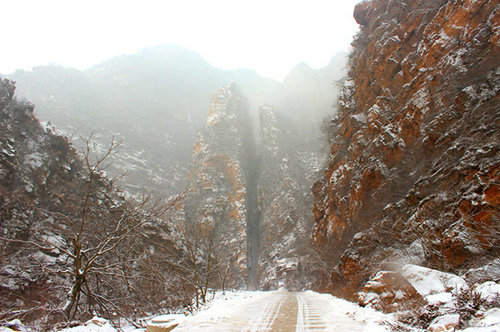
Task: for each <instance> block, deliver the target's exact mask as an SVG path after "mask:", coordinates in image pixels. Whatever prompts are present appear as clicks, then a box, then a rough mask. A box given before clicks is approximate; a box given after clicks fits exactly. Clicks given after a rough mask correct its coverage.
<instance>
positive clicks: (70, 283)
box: [0, 79, 182, 329]
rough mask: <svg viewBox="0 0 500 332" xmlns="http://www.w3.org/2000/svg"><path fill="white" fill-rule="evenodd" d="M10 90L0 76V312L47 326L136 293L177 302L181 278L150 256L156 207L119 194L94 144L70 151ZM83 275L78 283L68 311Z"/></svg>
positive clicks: (160, 236)
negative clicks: (82, 151) (84, 151)
mask: <svg viewBox="0 0 500 332" xmlns="http://www.w3.org/2000/svg"><path fill="white" fill-rule="evenodd" d="M14 91H15V86H14V84H13V82H12V81H9V80H7V79H0V297H1V298H2V301H0V321H2V322H7V321H11V320H13V319H17V318H19V319H22V320H23V321H24V322H26V323H34V322H36V323H37V324H38V325H39V326H40V327H41V328H42V327H43V328H47V329H48V326H49V325H50V326H51V327H53V324H54V323H55V322H58V321H61V320H66V319H68V318H71V319H72V318H75V319H88V318H90V317H92V316H91V315H92V314H95V313H96V312H99V314H100V315H102V316H108V317H110V316H112V315H114V314H113V313H112V312H111V311H110V310H109V309H110V308H111V307H113V312H116V313H117V314H118V315H120V316H123V315H131V314H132V311H133V310H134V309H132V307H131V304H132V303H137V301H138V300H139V299H141V301H143V299H144V297H148V298H150V299H151V301H150V302H151V303H156V304H154V305H153V306H151V305H149V304H142V305H141V308H145V310H148V311H151V310H157V309H158V306H160V305H161V304H160V302H162V301H163V304H166V303H169V305H172V304H173V305H176V304H179V302H177V303H176V304H174V302H176V301H178V300H180V299H181V298H182V295H180V293H179V292H180V291H179V290H178V286H179V285H182V282H180V281H179V280H178V279H175V278H173V277H172V276H171V271H172V269H170V270H169V268H170V267H169V266H167V265H166V264H165V260H163V261H162V264H161V265H160V264H159V263H158V260H159V258H158V257H159V255H162V254H166V253H171V252H172V250H171V249H172V243H171V242H170V240H169V237H168V235H169V234H168V233H167V230H166V229H165V228H166V227H165V226H164V224H163V223H162V220H161V219H160V218H159V217H160V212H161V210H162V209H163V208H160V209H156V208H155V207H152V206H150V205H149V204H147V202H146V201H144V203H145V204H142V203H136V202H128V201H126V200H125V199H124V198H123V195H122V194H121V193H120V191H118V190H117V189H116V188H115V187H114V186H113V181H111V180H110V179H108V178H107V177H106V176H105V175H104V169H103V168H102V167H100V166H97V164H96V159H95V157H98V158H99V155H100V154H99V153H98V154H97V155H95V154H94V152H96V151H93V150H91V151H90V154H84V155H83V156H82V155H80V154H78V153H77V152H76V151H75V149H74V148H73V147H72V145H71V144H70V142H69V140H68V139H67V138H66V137H64V136H62V135H61V134H60V133H59V132H58V131H57V130H55V129H54V128H53V127H52V126H50V125H48V124H47V123H41V122H40V121H39V120H38V119H37V118H36V117H35V115H34V112H33V111H34V106H33V105H32V104H30V103H27V102H21V101H18V100H17V99H16V97H15V95H14ZM92 146H93V145H92V143H90V147H91V149H92ZM86 158H88V159H86ZM101 166H102V165H101ZM89 171H90V172H89ZM143 222H145V223H143ZM118 239H120V241H117V240H118ZM108 244H112V246H108V247H107V249H109V250H107V249H105V247H106V246H107V245H108ZM98 248H100V249H98ZM96 250H97V251H96ZM96 253H99V254H97V255H95V254H96ZM171 260H172V259H171ZM89 262H90V265H87V263H89ZM101 272H102V273H101ZM83 273H85V276H83V278H80V279H78V278H79V277H77V276H78V275H82V274H83ZM158 278H159V279H162V278H165V279H164V282H163V283H160V284H158V283H157V281H156V280H158ZM78 280H80V281H78ZM82 280H84V281H83V284H81V285H82V287H83V285H85V287H86V288H85V289H86V290H85V292H84V294H82V293H80V294H79V295H78V300H77V301H76V303H74V304H73V307H72V308H70V310H69V311H67V308H68V306H67V305H65V303H66V304H67V303H69V302H70V295H71V294H72V292H73V290H74V289H75V287H74V286H75V285H76V284H77V283H78V282H81V281H82ZM151 280H155V282H154V283H153V282H151ZM174 284H176V285H177V286H176V288H172V287H174V286H173V285H174ZM167 289H168V290H167ZM176 289H177V290H176ZM166 292H168V293H169V294H168V295H166ZM103 301H104V302H105V303H104V302H103ZM155 308H156V309H155ZM70 314H71V315H70Z"/></svg>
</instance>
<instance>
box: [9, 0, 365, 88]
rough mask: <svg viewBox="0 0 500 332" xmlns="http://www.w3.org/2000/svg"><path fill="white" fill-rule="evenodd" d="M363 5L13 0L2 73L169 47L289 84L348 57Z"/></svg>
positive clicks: (329, 0) (265, 0) (348, 0)
mask: <svg viewBox="0 0 500 332" xmlns="http://www.w3.org/2000/svg"><path fill="white" fill-rule="evenodd" d="M357 2H359V0H302V1H296V0H288V1H283V0H244V1H242V0H205V1H203V0H175V1H171V0H164V1H160V0H157V1H153V0H137V1H127V0H122V1H116V0H86V1H76V0H44V1H40V0H10V1H6V2H4V3H3V4H2V13H1V14H0V17H1V21H2V27H3V29H2V30H3V34H2V50H1V51H0V73H2V74H8V73H10V72H12V71H14V70H15V69H19V68H22V69H31V68H32V67H33V66H36V65H45V64H49V63H54V64H60V65H63V66H71V67H75V68H78V69H85V68H88V67H91V66H92V65H95V64H97V63H99V62H101V61H102V60H105V59H108V58H111V57H113V56H116V55H120V54H129V53H135V52H137V51H138V50H140V49H142V48H145V47H150V46H156V45H161V44H178V45H181V46H184V47H186V48H188V49H191V50H193V51H196V52H198V53H199V54H200V55H201V56H202V57H204V58H205V59H206V60H207V61H208V62H210V63H211V64H212V65H214V66H216V67H219V68H225V69H231V68H237V67H241V68H250V69H254V70H256V71H257V72H259V73H260V74H261V75H264V76H268V77H273V78H277V79H282V78H283V77H284V76H285V75H286V74H287V73H288V72H289V71H290V69H291V68H292V67H294V66H295V65H297V64H298V63H300V62H306V63H308V64H309V65H310V66H312V67H315V68H318V67H322V66H325V65H326V64H327V63H328V60H329V59H330V58H331V57H332V56H333V55H334V54H335V53H337V52H338V51H340V50H346V51H347V50H348V48H349V44H350V42H351V39H352V36H353V34H354V33H355V32H356V31H357V24H356V23H355V21H354V19H353V18H352V12H353V9H354V5H355V4H356V3H357Z"/></svg>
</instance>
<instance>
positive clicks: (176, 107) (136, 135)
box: [10, 45, 346, 194]
mask: <svg viewBox="0 0 500 332" xmlns="http://www.w3.org/2000/svg"><path fill="white" fill-rule="evenodd" d="M336 59H337V60H336ZM345 59H346V56H345V54H339V55H337V56H336V57H334V59H333V60H332V62H333V63H330V64H329V66H327V67H325V68H323V69H319V70H315V69H310V68H309V69H304V68H302V66H299V67H297V68H295V69H294V70H293V71H292V73H291V75H290V76H289V77H287V78H286V79H285V80H284V82H283V83H279V82H277V81H275V80H272V79H269V78H263V77H261V76H259V75H258V74H257V73H256V72H254V71H251V70H248V69H237V70H221V69H217V68H215V67H213V66H211V65H210V64H209V63H208V62H206V61H205V60H204V59H203V58H202V57H201V56H200V55H198V54H196V53H195V52H192V51H189V50H186V49H183V48H182V47H179V46H172V45H165V46H158V47H153V48H148V49H144V50H142V51H141V52H139V53H137V54H133V55H122V56H118V57H115V58H112V59H109V60H106V61H104V62H102V63H100V64H98V65H96V66H94V67H92V68H90V69H88V70H84V71H79V70H76V69H72V68H63V67H59V66H43V67H35V68H34V69H33V71H16V72H15V73H14V74H12V75H11V76H10V78H12V79H14V80H15V81H16V85H17V94H18V95H19V96H20V97H24V98H27V99H29V100H30V101H31V102H33V103H34V104H35V105H36V109H35V112H36V114H37V116H39V117H40V118H41V119H42V120H50V121H51V124H53V125H55V126H57V127H58V128H60V129H61V130H63V131H64V132H65V133H66V134H67V135H69V136H73V141H74V143H77V142H78V140H77V138H78V137H79V136H81V135H84V136H87V135H89V134H90V133H91V132H93V133H94V135H95V137H96V138H97V140H98V142H99V143H101V144H102V145H103V146H104V145H105V144H106V143H107V142H108V141H109V140H110V139H111V137H112V136H115V138H118V139H120V140H122V146H121V153H119V154H118V155H117V157H116V159H115V160H114V161H113V165H112V167H111V168H110V169H109V172H110V173H113V174H118V173H127V181H126V184H125V183H122V186H123V187H124V189H125V190H127V191H128V192H130V193H132V194H135V193H137V192H143V191H148V192H153V193H161V194H173V193H177V192H180V191H182V190H183V189H184V187H185V175H186V172H187V170H188V165H189V162H190V159H191V155H192V146H193V143H194V141H195V138H196V134H197V133H198V131H199V130H200V128H202V127H203V125H204V123H205V119H206V116H207V112H208V107H207V105H208V101H209V99H210V96H211V95H212V93H213V92H214V91H215V90H216V89H217V88H218V87H220V86H222V85H224V84H226V83H228V82H230V81H235V82H236V84H238V86H240V87H241V89H242V92H243V93H244V94H245V95H246V96H247V97H248V100H249V106H250V107H249V108H250V109H251V110H257V109H258V106H259V105H261V104H266V103H267V104H272V105H274V106H275V109H276V112H277V113H278V116H279V115H280V114H283V115H284V117H283V118H291V120H290V123H291V125H290V126H289V127H290V128H292V130H296V129H294V127H296V128H308V129H307V130H304V132H303V133H301V135H302V136H304V137H306V136H314V139H313V140H317V136H318V133H317V132H315V131H314V130H312V128H313V127H317V126H318V124H317V123H319V120H318V119H320V118H322V117H324V116H326V114H328V113H331V112H333V109H332V107H331V105H332V104H333V103H334V97H332V96H335V95H336V93H335V91H336V88H335V87H334V86H333V85H332V83H333V82H334V81H336V80H338V79H340V78H341V77H342V76H343V69H342V68H344V63H345ZM332 68H333V69H332ZM337 68H339V69H337ZM301 73H306V75H302V74H301ZM304 77H305V78H304ZM303 85H307V86H308V87H310V88H309V89H305V90H304V92H300V93H298V92H297V91H299V90H300V91H303V89H300V87H301V86H303ZM325 86H326V87H330V86H331V91H330V93H324V92H322V91H320V88H318V87H322V88H321V89H324V87H325ZM327 90H328V88H327ZM290 96H297V98H296V99H295V100H294V99H293V98H292V99H290V98H289V97H290ZM299 99H300V100H299ZM288 100H292V101H291V102H285V101H288ZM254 112H255V114H253V116H254V117H255V118H256V119H258V115H257V112H256V111H254ZM301 112H302V113H306V112H307V113H308V116H307V117H305V119H306V122H307V121H309V122H310V123H309V125H306V123H304V119H303V118H302V117H301V116H298V117H297V114H299V115H300V113H301ZM299 118H300V120H299ZM257 122H258V121H257ZM293 123H296V124H299V123H300V125H298V126H294V125H293ZM313 132H314V133H313ZM307 139H308V138H307ZM307 139H306V140H307Z"/></svg>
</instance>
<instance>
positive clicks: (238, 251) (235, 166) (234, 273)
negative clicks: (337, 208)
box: [172, 83, 322, 289]
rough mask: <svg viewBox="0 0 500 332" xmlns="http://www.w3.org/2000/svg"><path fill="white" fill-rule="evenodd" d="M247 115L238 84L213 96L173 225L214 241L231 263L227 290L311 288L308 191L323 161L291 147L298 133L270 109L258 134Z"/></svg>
mask: <svg viewBox="0 0 500 332" xmlns="http://www.w3.org/2000/svg"><path fill="white" fill-rule="evenodd" d="M249 114H250V113H249V110H248V107H247V103H246V100H245V98H244V97H243V95H242V94H241V92H240V90H239V88H238V87H237V86H236V85H235V84H234V83H231V84H228V85H226V86H224V87H223V88H221V89H219V90H218V91H217V92H216V93H215V94H214V95H213V97H212V101H211V104H210V110H209V114H208V118H207V123H206V127H205V129H204V130H203V131H202V132H201V133H200V134H199V137H198V140H197V142H196V143H195V144H194V152H193V161H192V166H191V171H190V173H189V174H188V186H187V190H186V192H185V193H184V194H183V195H184V197H183V198H182V203H181V204H179V206H178V209H177V211H176V213H174V214H173V215H172V219H173V220H175V223H177V224H182V223H187V224H188V225H196V232H198V231H199V230H202V233H203V234H202V236H203V237H204V238H205V239H206V238H214V239H216V242H217V245H218V247H219V249H218V250H219V251H220V252H221V253H222V254H221V255H219V257H221V258H222V259H223V260H225V261H230V262H231V269H230V270H231V272H230V273H229V275H228V277H227V279H228V282H227V285H231V286H234V287H242V286H244V285H247V286H248V287H249V288H251V289H255V288H264V289H276V288H278V287H282V286H285V287H288V288H290V289H292V288H293V289H301V288H307V287H308V285H309V283H310V282H311V280H312V278H311V275H312V274H313V273H314V272H313V271H312V270H314V264H312V263H311V262H312V258H311V257H309V256H311V255H313V252H314V251H313V250H311V242H310V233H311V230H312V224H313V218H312V212H311V211H312V195H311V194H310V190H309V187H310V183H312V181H313V179H314V178H315V177H317V175H318V172H319V170H320V168H321V164H322V158H321V157H320V155H321V154H320V153H319V151H317V152H310V151H309V150H308V149H309V147H310V146H309V145H307V144H306V145H304V146H298V145H295V144H291V143H290V142H293V141H294V140H293V138H292V136H293V135H294V133H293V132H291V131H289V130H288V128H287V127H283V126H282V124H280V123H279V121H278V119H277V117H276V116H275V113H274V111H273V108H272V107H271V106H262V107H261V108H260V119H259V120H260V126H255V125H254V124H252V121H251V118H250V116H249ZM255 128H257V129H258V130H256V131H254V129H255ZM318 150H319V148H318Z"/></svg>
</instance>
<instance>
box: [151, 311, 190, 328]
mask: <svg viewBox="0 0 500 332" xmlns="http://www.w3.org/2000/svg"><path fill="white" fill-rule="evenodd" d="M185 318H186V316H184V315H182V314H170V315H161V316H156V317H155V318H153V319H151V321H150V322H149V323H148V326H147V328H146V331H147V332H168V331H171V330H173V329H175V328H176V327H177V325H179V324H180V323H181V322H182V321H183V320H184V319H185Z"/></svg>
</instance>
